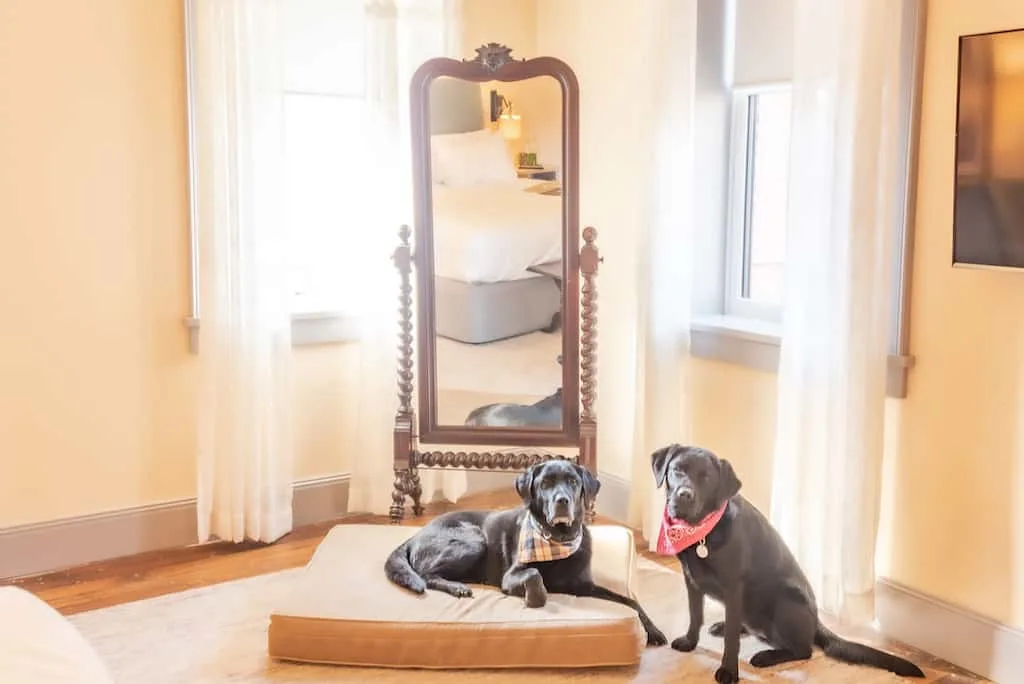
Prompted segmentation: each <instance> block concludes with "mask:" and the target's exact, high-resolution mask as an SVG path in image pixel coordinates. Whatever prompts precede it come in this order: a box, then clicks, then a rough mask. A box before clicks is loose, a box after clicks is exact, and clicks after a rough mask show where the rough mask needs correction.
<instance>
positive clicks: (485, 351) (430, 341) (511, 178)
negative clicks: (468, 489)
mask: <svg viewBox="0 0 1024 684" xmlns="http://www.w3.org/2000/svg"><path fill="white" fill-rule="evenodd" d="M511 52H512V51H511V50H510V49H509V48H507V47H505V46H503V45H498V44H496V43H490V44H488V45H484V46H482V47H480V48H478V49H477V56H476V58H475V59H467V60H462V61H459V60H456V59H450V58H437V59H431V60H429V61H427V62H425V63H424V64H423V65H422V66H420V68H419V69H418V70H417V71H416V73H415V74H414V75H413V77H412V85H411V93H410V95H411V109H412V118H411V126H412V148H413V149H412V151H413V157H412V161H413V177H414V182H415V188H414V202H415V226H414V228H415V230H414V231H413V232H414V247H410V244H409V238H410V231H409V228H408V227H405V226H403V228H402V230H401V233H400V237H401V246H400V247H399V248H398V249H397V250H396V252H395V255H394V260H395V265H396V267H397V268H398V271H399V274H400V277H401V293H400V296H399V301H400V304H401V309H400V315H401V330H400V335H399V338H400V347H399V358H398V378H399V409H398V414H397V416H396V418H395V453H394V461H395V462H394V468H395V484H394V491H393V494H392V497H393V501H392V506H391V520H392V522H396V523H397V522H400V521H401V520H402V518H403V516H404V513H405V502H406V498H407V497H408V498H409V499H410V500H411V503H412V510H413V512H414V514H415V515H417V516H418V515H421V514H422V512H423V507H422V504H421V496H422V486H421V484H420V477H419V474H418V470H419V469H421V468H449V469H461V470H491V471H495V470H499V471H518V470H524V469H526V468H528V467H529V466H531V465H533V464H535V463H537V462H539V461H542V460H546V459H549V458H569V459H571V460H574V461H577V462H578V463H580V465H583V466H585V467H587V468H588V469H590V470H591V472H593V473H595V474H596V472H597V452H596V436H597V421H596V418H595V415H594V410H593V404H594V389H595V364H594V346H595V323H596V308H597V307H596V304H595V300H596V293H595V289H594V280H595V276H596V273H597V266H598V262H599V261H600V259H599V257H598V253H597V249H596V247H595V245H594V240H595V238H596V236H597V233H596V231H595V230H594V229H593V228H586V229H585V230H584V231H583V232H582V239H583V246H582V249H581V248H580V238H581V233H580V226H579V86H578V84H577V81H576V75H575V74H574V73H573V71H572V69H571V68H570V67H569V66H568V65H567V64H565V63H564V62H562V61H561V60H558V59H555V58H553V57H538V58H536V59H529V60H524V59H513V58H512V56H511ZM524 145H525V146H527V147H528V148H533V150H532V151H525V152H524V151H523V146H524ZM413 271H415V301H416V319H415V322H414V321H413V319H412V317H413V313H412V304H413V294H414V291H413V286H412V280H413ZM581 309H582V316H581ZM414 330H415V336H416V337H417V338H418V339H417V344H418V347H417V354H416V357H417V358H416V363H415V364H414V362H413V356H414V354H413V346H412V345H413V331H414ZM414 376H418V379H419V382H418V387H416V388H415V389H418V397H419V401H418V407H419V416H418V422H417V416H416V412H415V411H414V409H413V394H414V385H415V384H416V383H414ZM591 504H593V502H591ZM590 515H591V516H593V506H592V505H591V511H590Z"/></svg>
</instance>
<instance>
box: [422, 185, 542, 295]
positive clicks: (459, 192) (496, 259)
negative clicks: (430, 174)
mask: <svg viewBox="0 0 1024 684" xmlns="http://www.w3.org/2000/svg"><path fill="white" fill-rule="evenodd" d="M536 183H537V181H535V180H532V179H528V178H523V179H516V180H515V181H514V182H511V183H493V184H488V185H467V186H448V185H440V184H435V185H434V188H433V191H434V194H433V202H434V259H435V261H436V268H435V273H436V274H437V275H439V276H441V277H443V278H452V279H455V280H462V281H466V282H470V283H493V282H499V281H502V280H519V279H522V278H530V277H535V274H533V273H529V272H527V270H526V269H527V268H529V267H530V266H534V265H536V264H542V263H545V262H548V261H558V260H559V259H561V258H562V198H561V197H552V196H549V195H541V194H538V193H534V192H524V188H527V187H529V186H531V185H535V184H536Z"/></svg>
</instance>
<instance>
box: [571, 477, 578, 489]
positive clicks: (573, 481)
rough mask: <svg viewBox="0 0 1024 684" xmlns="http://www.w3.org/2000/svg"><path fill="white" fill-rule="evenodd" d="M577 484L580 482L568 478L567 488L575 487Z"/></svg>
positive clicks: (573, 478)
mask: <svg viewBox="0 0 1024 684" xmlns="http://www.w3.org/2000/svg"><path fill="white" fill-rule="evenodd" d="M579 483H580V481H579V480H577V479H576V478H575V477H570V478H569V486H570V487H576V486H577V485H579Z"/></svg>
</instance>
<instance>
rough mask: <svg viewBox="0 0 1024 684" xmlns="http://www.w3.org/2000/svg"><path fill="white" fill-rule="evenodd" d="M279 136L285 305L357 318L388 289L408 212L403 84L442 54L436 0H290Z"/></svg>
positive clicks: (442, 15)
mask: <svg viewBox="0 0 1024 684" xmlns="http://www.w3.org/2000/svg"><path fill="white" fill-rule="evenodd" d="M281 11H282V13H283V16H282V31H283V40H284V73H283V80H284V146H285V166H286V176H287V188H286V205H287V221H288V233H289V247H290V252H291V253H290V262H291V276H292V282H293V288H294V297H295V298H294V301H293V305H292V312H293V314H296V315H298V316H300V317H303V316H308V317H313V318H315V317H316V316H317V315H320V314H329V315H330V314H341V315H344V316H346V317H358V316H360V315H361V314H363V313H365V312H366V311H367V310H368V307H371V306H374V302H375V303H376V304H375V305H376V306H381V305H382V302H383V301H386V302H388V304H389V305H390V303H391V302H393V300H394V297H395V295H396V294H397V291H396V292H389V291H386V288H381V287H377V286H372V285H369V284H368V283H373V282H374V278H377V279H378V280H379V278H380V273H381V270H382V268H383V270H384V271H387V272H393V270H392V269H393V267H392V266H391V264H390V261H389V260H388V257H389V255H390V254H391V251H392V250H393V249H394V247H395V246H397V244H398V228H399V226H400V225H401V224H402V223H405V222H408V221H409V220H410V218H411V202H412V198H411V186H409V185H407V183H410V182H411V172H410V171H409V170H408V169H406V168H405V166H406V165H407V163H408V157H409V154H408V150H409V147H408V142H407V141H405V140H404V138H403V136H404V135H406V134H407V127H408V121H407V118H408V114H407V112H408V110H409V105H408V86H407V84H408V83H409V82H410V79H411V78H412V74H413V72H414V71H415V69H416V68H417V67H419V65H420V64H421V63H422V62H423V61H425V60H427V59H428V58H430V57H436V56H437V55H441V54H445V53H446V51H447V48H448V45H449V42H451V41H454V39H455V37H456V36H457V35H458V34H457V30H456V29H457V23H456V22H455V21H454V15H452V14H450V12H449V10H448V8H447V3H446V2H445V0H389V1H387V2H376V3H367V2H366V1H365V0H288V2H285V3H282V4H281Z"/></svg>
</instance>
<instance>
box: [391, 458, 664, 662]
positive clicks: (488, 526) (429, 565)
mask: <svg viewBox="0 0 1024 684" xmlns="http://www.w3.org/2000/svg"><path fill="white" fill-rule="evenodd" d="M515 487H516V493H517V494H519V496H520V497H522V499H523V503H524V504H525V505H524V506H522V507H520V508H515V509H511V510H505V511H453V512H451V513H445V514H444V515H441V516H438V517H437V518H435V519H434V520H432V521H431V522H429V523H428V524H427V525H425V526H424V527H423V529H421V530H419V531H418V532H416V533H415V534H414V535H413V536H412V537H410V538H409V539H408V540H407V541H405V542H404V543H402V544H401V545H400V546H399V547H398V548H396V549H395V550H394V551H392V552H391V555H390V556H389V557H388V559H387V561H386V562H385V564H384V571H385V573H386V574H387V577H388V579H389V580H391V581H392V582H394V583H395V584H397V585H399V586H401V587H405V588H406V589H408V590H410V591H413V592H416V593H417V594H422V593H424V592H425V591H426V590H427V589H436V590H437V591H443V592H445V593H447V594H451V595H452V596H457V597H464V596H472V595H473V592H472V589H470V587H469V586H468V585H469V584H488V585H491V586H494V587H500V588H501V590H502V592H504V593H505V594H508V595H510V596H521V597H523V598H524V599H525V602H526V605H527V606H529V607H531V608H540V607H542V606H544V604H545V603H546V602H547V598H548V593H549V592H550V593H556V594H570V595H572V596H590V597H593V598H599V599H605V600H608V601H614V602H616V603H622V604H625V605H627V606H629V607H631V608H633V609H634V610H636V611H637V614H638V615H639V616H640V622H641V623H642V624H643V626H644V631H646V632H647V644H648V645H650V646H662V645H664V644H666V643H667V640H666V639H665V635H664V634H662V633H661V630H659V629H658V628H657V627H656V626H655V625H654V623H653V622H651V619H650V618H649V617H648V616H647V613H645V612H644V610H643V608H641V607H640V604H638V603H637V602H636V601H634V600H633V599H631V598H628V597H626V596H622V595H620V594H617V593H615V592H613V591H610V590H608V589H605V588H604V587H599V586H597V585H595V584H594V582H593V580H592V579H591V574H590V555H591V541H590V531H589V530H587V527H586V525H584V524H583V518H584V512H585V511H586V508H587V504H588V503H589V501H590V500H591V499H593V498H594V497H595V496H596V495H597V491H598V489H600V487H601V484H600V482H598V480H597V478H595V477H594V476H593V475H592V474H590V472H588V471H587V470H586V469H585V468H582V467H580V466H578V465H576V464H575V463H573V462H571V461H567V460H562V459H556V460H550V461H544V462H541V463H538V464H536V465H534V466H533V467H531V468H530V469H529V470H527V471H526V472H524V473H521V474H520V475H519V476H518V477H517V478H516V483H515Z"/></svg>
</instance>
